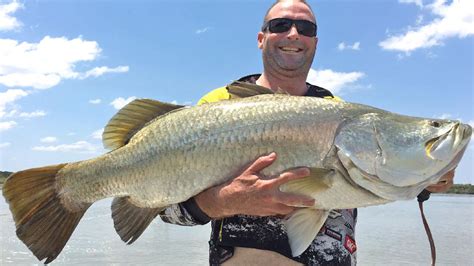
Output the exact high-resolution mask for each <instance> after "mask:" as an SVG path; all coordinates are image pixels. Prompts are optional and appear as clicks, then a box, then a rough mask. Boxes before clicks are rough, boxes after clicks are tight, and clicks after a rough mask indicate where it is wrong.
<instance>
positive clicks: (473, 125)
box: [468, 120, 474, 128]
mask: <svg viewBox="0 0 474 266" xmlns="http://www.w3.org/2000/svg"><path fill="white" fill-rule="evenodd" d="M468 124H469V125H470V126H471V127H472V128H474V120H471V121H469V122H468Z"/></svg>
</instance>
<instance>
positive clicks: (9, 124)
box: [0, 121, 17, 132]
mask: <svg viewBox="0 0 474 266" xmlns="http://www.w3.org/2000/svg"><path fill="white" fill-rule="evenodd" d="M16 125H17V124H16V122H15V121H6V122H0V132H2V131H6V130H9V129H11V128H13V127H14V126H16Z"/></svg>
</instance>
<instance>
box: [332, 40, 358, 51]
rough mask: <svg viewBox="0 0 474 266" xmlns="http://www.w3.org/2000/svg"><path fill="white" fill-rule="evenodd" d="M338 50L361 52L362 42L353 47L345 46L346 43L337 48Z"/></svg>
mask: <svg viewBox="0 0 474 266" xmlns="http://www.w3.org/2000/svg"><path fill="white" fill-rule="evenodd" d="M337 49H339V51H344V50H354V51H359V50H360V42H355V43H354V44H353V45H349V44H345V43H344V42H341V43H339V45H338V46H337Z"/></svg>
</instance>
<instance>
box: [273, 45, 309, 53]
mask: <svg viewBox="0 0 474 266" xmlns="http://www.w3.org/2000/svg"><path fill="white" fill-rule="evenodd" d="M278 48H279V49H280V50H282V51H283V52H285V53H299V52H301V51H303V49H301V48H297V47H288V46H282V47H278Z"/></svg>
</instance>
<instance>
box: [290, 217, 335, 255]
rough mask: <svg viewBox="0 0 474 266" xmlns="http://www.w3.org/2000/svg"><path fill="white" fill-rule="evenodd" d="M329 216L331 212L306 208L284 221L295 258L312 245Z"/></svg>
mask: <svg viewBox="0 0 474 266" xmlns="http://www.w3.org/2000/svg"><path fill="white" fill-rule="evenodd" d="M328 215H329V210H318V209H313V208H304V209H300V210H297V211H295V212H294V213H293V214H291V216H290V217H289V218H287V219H286V220H285V221H284V224H285V226H286V231H287V234H288V241H289V244H290V247H291V253H292V255H293V257H296V256H299V255H301V254H302V253H303V252H304V251H305V250H306V249H307V248H308V247H309V246H310V245H311V243H312V242H313V240H314V238H316V235H317V234H318V232H319V230H320V229H321V227H322V226H323V225H324V222H326V219H327V218H328Z"/></svg>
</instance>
